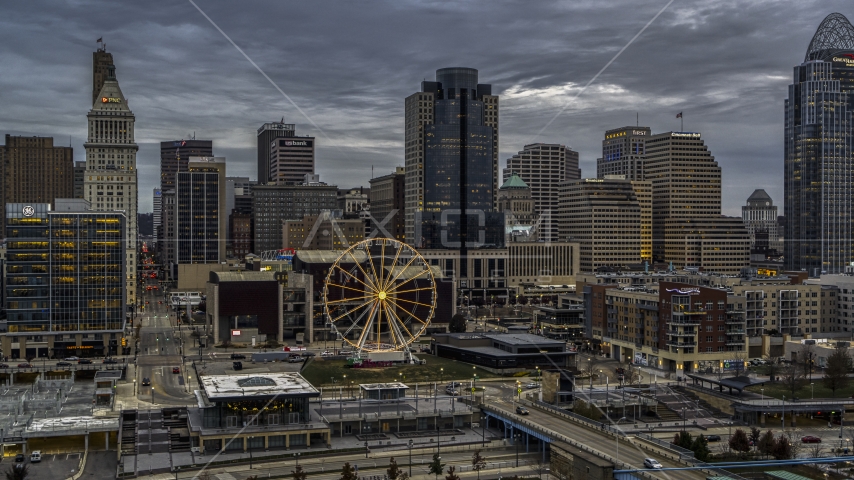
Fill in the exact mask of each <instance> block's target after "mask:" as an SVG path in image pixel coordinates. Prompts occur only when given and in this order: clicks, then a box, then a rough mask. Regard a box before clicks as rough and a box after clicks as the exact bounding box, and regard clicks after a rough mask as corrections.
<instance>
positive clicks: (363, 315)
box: [323, 238, 436, 353]
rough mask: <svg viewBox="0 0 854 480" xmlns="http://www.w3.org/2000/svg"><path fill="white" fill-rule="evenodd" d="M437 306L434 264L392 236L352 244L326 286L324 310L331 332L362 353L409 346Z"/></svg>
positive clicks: (386, 350) (330, 273)
mask: <svg viewBox="0 0 854 480" xmlns="http://www.w3.org/2000/svg"><path fill="white" fill-rule="evenodd" d="M435 309H436V284H435V279H434V278H433V271H432V270H431V268H430V265H429V264H428V263H427V261H426V260H425V259H424V257H422V256H421V255H420V254H419V253H418V252H417V251H416V250H415V249H413V248H412V247H410V246H409V245H406V244H405V243H403V242H399V241H397V240H394V239H389V238H377V239H371V240H364V241H362V242H359V243H357V244H355V245H353V246H351V247H350V248H348V249H347V250H346V251H344V253H342V254H341V255H340V256H339V257H338V259H337V260H336V261H335V263H334V264H333V265H332V267H331V268H330V269H329V273H328V274H327V276H326V282H325V284H324V287H323V313H324V315H325V316H326V318H327V321H328V322H329V323H330V324H331V325H330V326H331V328H332V330H333V331H334V332H337V333H338V335H340V339H341V340H343V341H345V342H347V343H349V344H350V345H352V346H353V347H355V348H356V349H357V350H358V351H359V352H360V353H361V352H390V351H401V350H406V347H407V346H408V345H409V344H411V343H412V342H414V341H415V340H416V339H417V338H418V337H419V336H420V335H422V334H423V333H424V332H425V330H426V329H427V326H428V325H429V324H430V320H431V319H432V318H433V312H434V311H435Z"/></svg>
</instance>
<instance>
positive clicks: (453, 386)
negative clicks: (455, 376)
mask: <svg viewBox="0 0 854 480" xmlns="http://www.w3.org/2000/svg"><path fill="white" fill-rule="evenodd" d="M462 386H463V384H462V383H460V382H451V383H449V384H448V387H447V388H457V387H462Z"/></svg>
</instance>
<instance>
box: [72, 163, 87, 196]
mask: <svg viewBox="0 0 854 480" xmlns="http://www.w3.org/2000/svg"><path fill="white" fill-rule="evenodd" d="M85 181H86V162H74V198H83V196H84V192H85V190H84V189H83V185H84V183H85Z"/></svg>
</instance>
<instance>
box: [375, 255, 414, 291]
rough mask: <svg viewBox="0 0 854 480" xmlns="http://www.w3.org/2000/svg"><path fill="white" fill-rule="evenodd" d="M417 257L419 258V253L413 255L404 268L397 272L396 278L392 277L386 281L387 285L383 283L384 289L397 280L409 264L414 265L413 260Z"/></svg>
mask: <svg viewBox="0 0 854 480" xmlns="http://www.w3.org/2000/svg"><path fill="white" fill-rule="evenodd" d="M416 258H418V255H413V256H412V258H410V259H409V261H408V262H406V265H404V266H403V268H402V269H401V270H400V271H399V272H397V275H395V276H394V278H392V279H391V280H389V281H388V282H386V284H385V285H383V287H384V288H383V290H388V287H390V286H391V285H392V284H393V283H394V282H396V281H397V279H398V277H400V276H401V275H402V274H403V272H405V271H406V269H408V268H409V266H410V265H412V262H414V261H415V259H416ZM392 268H393V267H392ZM393 272H394V270H392V273H393Z"/></svg>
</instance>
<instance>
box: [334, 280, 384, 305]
mask: <svg viewBox="0 0 854 480" xmlns="http://www.w3.org/2000/svg"><path fill="white" fill-rule="evenodd" d="M327 285H329V286H332V287H337V288H346V289H347V290H352V291H354V292H359V293H365V291H364V290H360V289H358V288H353V287H348V286H347V285H339V284H337V283H327ZM368 295H369V296H371V297H373V296H375V294H374V293H373V292H370V293H369V294H368ZM354 298H355V297H354ZM345 300H350V299H349V298H348V299H345ZM336 301H338V300H332V301H329V302H326V303H333V302H336Z"/></svg>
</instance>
